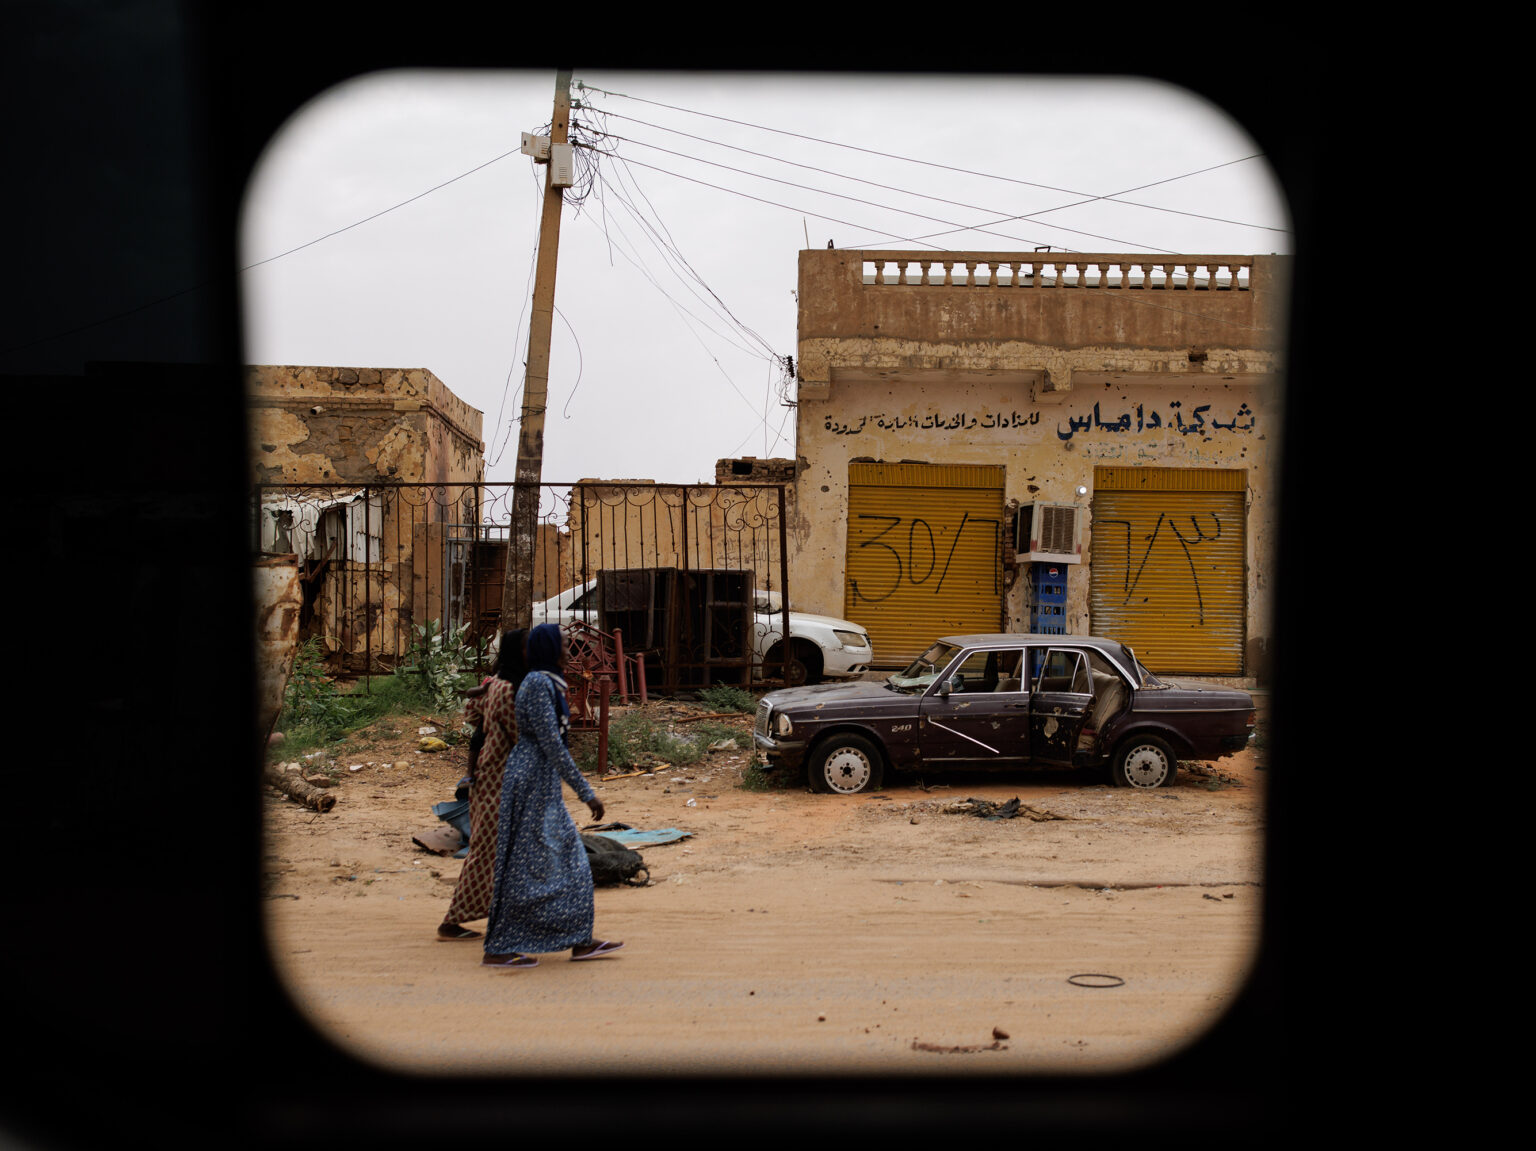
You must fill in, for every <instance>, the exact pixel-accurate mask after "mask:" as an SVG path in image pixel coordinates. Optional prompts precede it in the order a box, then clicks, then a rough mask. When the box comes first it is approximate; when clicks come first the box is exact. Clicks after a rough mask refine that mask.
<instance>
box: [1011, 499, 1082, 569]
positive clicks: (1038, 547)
mask: <svg viewBox="0 0 1536 1151" xmlns="http://www.w3.org/2000/svg"><path fill="white" fill-rule="evenodd" d="M1013 548H1014V552H1015V553H1016V555H1015V558H1016V560H1017V562H1018V563H1063V564H1078V563H1082V562H1083V509H1082V508H1081V507H1079V506H1078V505H1077V504H1020V505H1019V511H1018V515H1017V517H1016V518H1015V520H1014V528H1013Z"/></svg>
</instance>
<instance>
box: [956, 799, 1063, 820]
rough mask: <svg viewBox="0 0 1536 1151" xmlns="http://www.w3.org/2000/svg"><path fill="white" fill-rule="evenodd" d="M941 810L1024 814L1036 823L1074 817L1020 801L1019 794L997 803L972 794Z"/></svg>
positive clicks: (1008, 816)
mask: <svg viewBox="0 0 1536 1151" xmlns="http://www.w3.org/2000/svg"><path fill="white" fill-rule="evenodd" d="M939 810H940V811H942V812H944V814H945V815H974V816H977V817H978V818H980V819H1013V818H1015V817H1016V816H1019V815H1022V816H1024V817H1025V818H1027V819H1029V820H1031V821H1032V822H1034V823H1045V822H1047V821H1048V820H1052V819H1071V818H1072V817H1071V816H1070V815H1057V814H1056V813H1055V812H1054V811H1047V810H1045V808H1043V807H1031V806H1030V805H1029V804H1027V803H1020V802H1019V797H1018V796H1014V797H1013V798H1012V799H1010V800H1009V801H1008V802H1007V803H995V802H993V801H992V800H990V799H977V798H975V797H974V796H972V797H971V798H969V799H962V800H959V801H958V802H956V803H947V804H945V805H944V806H943V807H941V808H940V809H939Z"/></svg>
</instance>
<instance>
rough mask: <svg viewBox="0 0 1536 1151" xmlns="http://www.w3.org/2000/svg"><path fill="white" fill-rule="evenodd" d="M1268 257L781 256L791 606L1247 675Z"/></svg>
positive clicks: (1268, 483) (887, 660)
mask: <svg viewBox="0 0 1536 1151" xmlns="http://www.w3.org/2000/svg"><path fill="white" fill-rule="evenodd" d="M1288 269H1289V257H1282V256H1267V257H1266V256H1156V257H1148V256H1141V255H1118V254H1111V255H1102V254H1071V253H1065V254H1064V253H1057V252H1053V253H1030V254H1021V253H1018V252H1012V253H994V252H947V253H917V252H898V251H838V250H825V251H816V250H811V251H803V252H801V254H800V274H799V292H798V299H799V362H798V377H799V396H798V399H799V407H798V409H797V452H798V457H799V458H798V466H797V472H798V475H797V478H796V494H795V500H794V506H793V512H792V514H791V515H790V529H791V532H790V534H791V539H790V545H789V547H790V556H791V578H792V588H793V593H794V599H795V603H796V606H797V607H799V608H801V609H802V610H811V611H821V612H825V613H828V614H831V615H840V616H846V617H847V618H850V619H853V620H856V621H858V622H859V623H861V624H863V625H864V626H865V627H866V628H868V630H869V632H870V635H871V638H872V640H873V642H874V649H875V654H876V657H877V659H878V660H879V661H880V662H881V663H884V664H894V663H901V662H905V661H906V660H907V659H909V658H911V657H912V656H914V655H916V654H917V653H919V652H920V651H921V650H922V649H923V648H924V647H925V646H926V645H927V643H928V642H929V641H931V640H932V639H934V638H936V637H937V636H940V635H944V634H952V633H962V632H973V631H994V630H1006V631H1029V630H1040V631H1062V632H1065V633H1071V634H1090V633H1091V634H1098V635H1106V636H1110V637H1113V638H1117V639H1121V640H1123V641H1125V642H1127V643H1129V644H1131V645H1132V646H1133V647H1134V648H1135V649H1136V651H1137V654H1138V655H1140V656H1141V657H1142V658H1143V660H1144V661H1145V662H1146V663H1147V664H1148V665H1149V666H1151V667H1153V668H1154V669H1156V670H1159V671H1168V672H1185V673H1200V674H1204V675H1207V676H1218V677H1234V678H1242V679H1253V678H1256V677H1262V676H1263V674H1264V671H1265V653H1266V650H1267V645H1268V639H1269V624H1268V619H1269V614H1270V586H1269V580H1268V576H1267V573H1268V571H1269V570H1270V568H1271V564H1272V559H1273V551H1274V537H1275V525H1276V502H1277V495H1278V493H1277V491H1276V490H1275V465H1276V463H1277V461H1278V459H1279V454H1278V448H1279V442H1278V436H1279V432H1280V427H1279V412H1280V411H1281V404H1280V387H1281V370H1282V364H1281V350H1282V346H1283V342H1284V331H1285V302H1286V297H1287V279H1288Z"/></svg>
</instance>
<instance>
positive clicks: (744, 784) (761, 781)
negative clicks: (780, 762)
mask: <svg viewBox="0 0 1536 1151" xmlns="http://www.w3.org/2000/svg"><path fill="white" fill-rule="evenodd" d="M763 766H764V765H763V761H762V759H761V758H760V757H759V756H755V755H754V756H753V757H752V762H751V763H749V764H747V769H746V770H745V771H744V772H742V773H741V790H742V791H773V790H775V789H777V788H780V787H782V786H783V785H782V784H781V783H780V782H779V779H778V776H779V775H780V774H781V773H780V772H776V771H764V770H763Z"/></svg>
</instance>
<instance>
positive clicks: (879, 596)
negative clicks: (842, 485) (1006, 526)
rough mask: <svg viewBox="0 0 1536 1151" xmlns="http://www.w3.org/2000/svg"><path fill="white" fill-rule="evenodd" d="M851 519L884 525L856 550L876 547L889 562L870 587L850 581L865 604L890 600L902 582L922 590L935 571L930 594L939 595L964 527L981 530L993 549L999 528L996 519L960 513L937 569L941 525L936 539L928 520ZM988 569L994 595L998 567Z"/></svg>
mask: <svg viewBox="0 0 1536 1151" xmlns="http://www.w3.org/2000/svg"><path fill="white" fill-rule="evenodd" d="M854 518H856V519H861V520H878V521H881V522H883V523H885V525H886V526H885V527H883V528H881V529H880V530H879V531H878V532H877V533H876V534H875V535H873V536H871V537H870V538H869V539H867V540H864V541H863V542H861V543H860V544H859V550H863V549H864V548H877V549H879V553H880V554H881V556H882V557H888V559H889V563H887V564H885V565H884V566H885V567H886V571H885V572H884V573H881V576H880V578H879V579H877V580H875V581H874V585H873V588H869V587H861V586H859V581H858V580H857V579H853V580H851V581H850V582H851V583H852V585H853V598H854V599H855V600H864V601H865V602H866V603H879V602H880V601H881V600H885V599H889V598H890V597H891V596H893V595H894V594H896V591H897V589H898V588H900V587H901V584H902V580H903V579H905V580H906V582H907V583H909V584H911V585H913V586H915V587H921V586H923V585H925V584H927V583H928V581H929V580H932V579H933V577H934V573H935V572H937V573H938V579H936V580H934V582H933V594H934V595H938V594H939V591H940V590H941V589H942V588H943V586H944V580H945V578H946V577H947V576H948V575H949V567H950V564H951V563H952V562H953V561H954V558H955V548H956V547H958V546H959V544H960V534H961V533H962V532H963V531H965V529H966V527H967V526H972V525H973V526H974V527H975V528H976V529H979V530H981V531H984V532H985V533H986V535H987V538H988V539H989V540H990V542H991V543H992V544H993V546H994V547H995V546H996V543H997V531H998V527H999V522H998V521H997V520H994V519H986V518H984V517H981V516H977V517H974V518H973V517H972V516H971V513H970V512H962V513H961V515H960V523H959V524H958V525H957V526H956V527H955V529H954V532H955V534H954V537H953V538H952V539H951V540H950V541H949V548H948V550H946V551H944V566H943V567H942V568H940V567H939V553H940V550H941V549H942V548H943V542H942V541H943V536H944V531H945V529H944V528H943V527H942V526H940V528H939V531H938V534H937V536H936V535H935V534H934V530H933V527H932V526H931V525H930V524H929V523H928V521H927V520H924V519H920V518H917V517H915V516H914V517H912V518H911V519H904V518H903V517H901V516H882V515H873V514H865V513H861V514H859V515H858V516H856V517H854ZM902 524H906V525H907V530H906V532H905V537H906V556H907V560H906V563H905V564H903V563H902V560H901V556H902V550H901V543H902V536H903V533H902V532H900V531H899V530H898V529H899V528H900V527H901V525H902ZM987 567H988V568H989V569H990V570H991V572H992V590H993V591H994V592H996V591H997V590H998V587H997V581H998V574H997V565H996V564H988V565H987ZM919 569H921V571H922V574H921V575H919V574H918V572H919Z"/></svg>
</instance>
